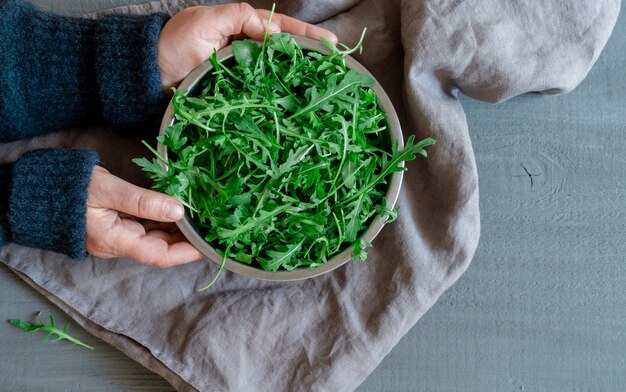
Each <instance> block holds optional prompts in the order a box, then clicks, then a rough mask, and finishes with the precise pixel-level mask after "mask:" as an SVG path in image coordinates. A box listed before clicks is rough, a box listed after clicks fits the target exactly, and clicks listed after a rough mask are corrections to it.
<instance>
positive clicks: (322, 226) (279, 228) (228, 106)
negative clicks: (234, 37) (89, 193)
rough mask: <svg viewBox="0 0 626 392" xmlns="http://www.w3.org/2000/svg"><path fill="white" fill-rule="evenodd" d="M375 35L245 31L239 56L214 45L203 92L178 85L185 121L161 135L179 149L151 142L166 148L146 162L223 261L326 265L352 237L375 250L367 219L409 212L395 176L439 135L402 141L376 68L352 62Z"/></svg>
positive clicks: (177, 105)
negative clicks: (380, 92) (349, 37)
mask: <svg viewBox="0 0 626 392" xmlns="http://www.w3.org/2000/svg"><path fill="white" fill-rule="evenodd" d="M364 33H365V31H364ZM363 37H364V35H363V36H361V40H360V41H359V43H358V44H357V46H356V47H355V48H352V49H350V48H347V47H345V46H344V49H345V50H339V49H337V48H336V47H335V46H334V45H332V43H330V42H325V45H326V46H327V47H328V48H329V51H330V54H322V53H318V52H315V51H309V50H305V49H303V48H302V47H300V46H299V45H298V44H297V43H296V42H295V41H294V40H293V39H292V38H291V36H290V35H289V34H287V33H279V34H273V35H272V36H271V37H268V36H267V34H266V37H265V39H264V40H263V42H262V45H261V46H259V45H258V44H257V43H256V42H253V41H250V40H243V41H235V42H233V44H232V47H233V52H234V60H231V61H226V62H224V63H221V62H218V61H217V58H216V55H215V54H213V56H212V57H211V59H210V61H211V62H212V64H213V67H214V69H213V70H212V72H210V73H209V74H208V75H207V76H206V77H205V80H204V82H203V85H202V91H201V92H199V93H196V94H194V96H187V95H186V94H187V92H186V91H175V92H174V97H173V106H174V109H175V114H174V116H175V121H174V124H173V125H172V126H170V127H169V128H168V129H167V131H166V132H165V134H164V135H162V136H159V137H158V138H157V140H158V141H159V142H160V143H162V144H164V145H165V146H167V148H168V149H169V151H170V155H169V158H170V159H165V158H164V157H162V156H161V155H160V154H159V153H158V152H156V151H155V150H154V149H153V148H152V147H150V146H149V145H148V148H150V150H151V151H152V152H153V153H154V154H155V156H156V158H155V159H152V160H151V161H150V160H148V159H145V158H140V159H135V160H134V162H135V163H136V164H138V165H139V166H141V167H142V169H143V170H144V171H146V172H147V176H148V177H149V178H151V179H152V180H154V188H157V189H160V190H161V191H163V192H165V193H167V194H169V195H172V196H174V197H176V198H178V199H179V200H180V201H181V202H182V203H183V204H184V205H185V206H186V207H187V209H188V214H189V217H190V218H191V219H192V221H193V223H194V225H195V227H196V229H197V230H198V231H199V232H200V233H201V234H202V236H204V238H205V240H206V241H207V242H209V243H210V244H211V245H212V246H213V247H214V248H216V249H217V250H218V252H220V253H221V254H222V257H223V259H222V265H221V266H220V271H221V269H222V268H223V265H224V261H225V259H226V257H231V258H233V259H235V260H237V261H239V262H242V263H246V264H250V265H254V266H257V267H259V268H262V269H264V270H268V271H278V270H279V269H285V270H293V269H294V268H302V267H306V268H316V267H318V266H320V265H322V264H323V263H325V262H326V261H327V260H328V259H329V258H331V257H332V256H333V255H335V254H337V253H339V252H340V251H342V250H343V249H345V248H346V247H348V246H350V245H354V249H355V250H354V253H353V258H355V259H359V260H365V259H366V257H367V253H366V252H365V248H366V247H367V246H370V244H369V243H367V242H365V241H362V240H361V239H359V236H360V235H361V234H362V233H363V231H364V229H365V228H366V227H367V226H368V224H369V223H370V222H371V221H372V219H373V218H374V217H375V216H388V217H391V218H392V219H395V217H396V216H397V211H396V210H389V209H388V208H387V207H386V200H385V197H384V196H385V192H386V187H387V184H386V181H387V180H388V179H389V178H390V175H391V174H392V173H393V172H397V171H401V170H404V167H403V165H402V163H403V162H405V161H408V160H411V159H414V158H415V156H416V154H421V155H423V156H426V150H425V148H426V147H427V146H429V145H432V144H434V143H435V141H434V140H433V139H430V138H428V139H424V140H422V141H420V142H415V137H414V136H410V137H409V138H408V140H407V143H406V146H405V147H404V149H399V148H398V145H397V143H396V144H395V145H390V143H389V142H388V139H389V136H388V135H389V131H388V123H387V118H386V115H385V113H384V112H383V110H382V109H381V107H380V105H379V103H378V100H377V98H376V94H375V93H374V91H373V90H372V86H373V85H374V80H373V79H372V78H371V77H369V76H367V75H362V74H359V73H357V72H355V71H354V70H352V69H349V68H348V67H347V66H346V64H345V62H344V57H345V56H346V55H347V54H349V53H352V52H354V51H355V50H357V49H358V50H360V49H361V47H362V42H363ZM146 145H147V144H146ZM159 161H161V162H159ZM161 164H163V166H162V165H161ZM214 281H215V279H213V281H212V282H211V283H210V284H209V285H207V286H206V287H204V288H203V289H206V288H208V287H210V285H211V284H212V283H213V282H214Z"/></svg>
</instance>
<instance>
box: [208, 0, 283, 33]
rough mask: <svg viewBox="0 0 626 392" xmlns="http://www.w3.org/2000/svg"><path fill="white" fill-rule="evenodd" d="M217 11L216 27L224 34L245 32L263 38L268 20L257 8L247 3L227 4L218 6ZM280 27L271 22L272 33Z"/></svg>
mask: <svg viewBox="0 0 626 392" xmlns="http://www.w3.org/2000/svg"><path fill="white" fill-rule="evenodd" d="M215 11H216V12H217V14H218V15H219V17H218V18H216V20H217V23H216V24H215V26H214V28H215V29H216V30H217V31H218V32H219V33H220V34H221V35H222V36H223V37H230V36H232V35H238V34H241V33H243V34H245V35H246V36H248V37H250V38H253V39H261V38H263V35H264V34H265V29H266V28H267V23H268V20H267V19H265V18H264V17H261V16H260V15H259V14H258V13H257V12H256V10H255V9H254V8H253V7H252V6H251V5H250V4H247V3H238V4H226V5H221V6H216V7H215ZM279 31H280V27H279V26H278V25H277V24H275V23H271V24H270V33H277V32H279Z"/></svg>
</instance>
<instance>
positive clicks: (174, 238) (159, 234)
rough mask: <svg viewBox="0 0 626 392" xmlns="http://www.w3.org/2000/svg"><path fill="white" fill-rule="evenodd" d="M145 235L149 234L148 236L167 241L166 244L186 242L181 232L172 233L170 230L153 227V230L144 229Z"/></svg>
mask: <svg viewBox="0 0 626 392" xmlns="http://www.w3.org/2000/svg"><path fill="white" fill-rule="evenodd" d="M146 235H149V236H150V237H154V238H158V239H161V240H163V241H165V242H167V243H168V245H173V244H175V243H177V242H186V241H187V239H186V238H185V236H184V235H183V233H181V232H174V233H172V232H171V231H165V230H158V229H154V230H148V231H146Z"/></svg>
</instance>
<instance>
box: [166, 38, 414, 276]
mask: <svg viewBox="0 0 626 392" xmlns="http://www.w3.org/2000/svg"><path fill="white" fill-rule="evenodd" d="M293 38H294V39H295V40H296V42H297V43H298V44H299V45H300V46H302V47H303V48H305V49H309V50H314V51H317V52H321V53H325V54H328V53H329V51H328V48H326V47H325V46H324V45H323V44H322V43H321V42H319V41H315V40H312V39H310V38H305V37H298V36H294V37H293ZM233 56H234V55H233V50H232V47H231V46H227V47H225V48H223V49H221V50H220V51H218V52H217V60H218V61H220V62H222V61H224V60H227V59H230V58H231V57H233ZM345 61H346V65H347V66H348V67H349V68H352V69H354V70H355V71H357V72H359V73H362V74H366V75H369V76H372V74H370V73H369V72H368V70H367V69H365V67H364V66H362V65H361V64H360V63H358V62H357V61H356V60H355V59H354V58H352V57H350V56H346V58H345ZM212 69H213V65H212V64H211V62H210V61H205V62H204V63H202V64H200V65H198V66H197V67H196V68H195V69H194V70H193V71H191V73H189V75H187V77H186V78H185V80H183V82H182V83H181V84H180V86H178V90H187V91H194V89H195V88H196V87H198V86H200V84H201V82H202V79H203V78H204V75H206V74H207V73H208V72H209V71H211V70H212ZM372 78H373V76H372ZM372 89H373V90H374V92H376V95H377V97H378V101H379V103H380V105H381V106H382V109H383V110H384V111H385V113H386V114H387V121H388V123H389V130H390V135H391V143H392V144H393V143H395V142H396V141H397V142H398V146H399V147H400V148H402V147H404V141H403V139H402V130H401V129H400V122H399V121H398V116H397V115H396V112H395V110H394V109H393V105H392V104H391V101H390V100H389V97H388V96H387V94H386V93H385V91H384V90H383V89H382V87H381V86H380V84H379V83H378V81H376V83H375V84H374V86H373V87H372ZM173 123H174V105H173V104H172V102H171V101H170V104H169V105H168V107H167V110H166V111H165V114H164V116H163V121H162V122H161V129H160V132H159V134H160V135H162V134H164V133H165V130H166V129H167V128H168V127H169V126H170V125H172V124H173ZM157 149H158V151H159V152H160V153H161V154H162V155H163V156H164V157H165V158H167V153H168V151H167V147H165V146H164V145H162V144H160V143H159V145H158V148H157ZM164 167H165V165H164ZM165 168H166V167H165ZM166 169H167V168H166ZM402 174H403V172H401V171H399V172H395V173H394V174H393V175H392V178H391V181H390V182H389V188H388V190H387V194H386V196H385V197H386V198H387V207H388V208H390V209H392V208H393V207H394V206H395V204H396V200H397V199H398V194H399V193H400V186H401V184H402ZM384 223H385V219H384V218H383V217H377V218H376V219H375V220H374V221H372V223H371V224H370V226H369V227H368V228H367V230H366V231H365V232H364V233H363V234H362V235H361V237H360V238H361V239H363V240H365V241H367V242H372V240H373V239H374V237H376V235H377V234H378V233H379V232H380V230H381V229H382V227H383V225H384ZM177 225H178V227H179V229H180V231H181V232H182V233H183V235H184V236H185V237H186V238H187V239H188V240H189V242H191V244H192V245H193V246H195V247H196V248H197V249H198V250H200V252H202V253H203V254H204V255H206V257H208V258H209V259H211V260H212V261H214V262H215V263H217V264H221V261H222V257H221V256H220V255H219V254H218V253H217V252H216V251H215V249H214V248H213V247H212V246H211V245H209V244H208V243H207V242H206V241H205V240H204V239H203V238H202V237H201V236H200V235H199V234H198V233H197V232H196V230H195V229H194V227H193V225H192V224H191V221H190V219H189V217H188V216H187V215H185V218H184V219H182V220H181V221H179V222H178V223H177ZM353 251H354V247H353V246H350V247H349V248H347V249H346V250H344V251H343V252H341V253H339V254H337V255H335V256H333V257H332V258H331V259H330V260H328V261H327V262H326V263H325V264H323V265H321V266H319V267H318V268H316V269H310V268H297V269H295V270H293V271H277V272H271V271H264V270H262V269H260V268H255V267H252V266H249V265H247V264H243V263H240V262H237V261H234V260H232V259H227V260H226V263H225V265H224V267H225V268H226V269H228V270H229V271H232V272H235V273H237V274H240V275H245V276H248V277H250V278H255V279H261V280H272V281H292V280H301V279H308V278H313V277H315V276H319V275H322V274H325V273H327V272H330V271H332V270H334V269H335V268H337V267H340V266H342V265H343V264H345V263H346V262H348V261H349V260H350V259H351V258H352V252H353Z"/></svg>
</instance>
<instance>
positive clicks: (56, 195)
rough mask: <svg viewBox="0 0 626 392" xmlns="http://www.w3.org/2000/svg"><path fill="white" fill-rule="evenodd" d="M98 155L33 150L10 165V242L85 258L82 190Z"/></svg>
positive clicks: (72, 151)
mask: <svg viewBox="0 0 626 392" xmlns="http://www.w3.org/2000/svg"><path fill="white" fill-rule="evenodd" d="M97 163H98V155H97V154H96V153H95V152H94V151H86V150H38V151H33V152H29V153H27V154H24V155H23V156H22V157H21V158H20V159H19V160H18V161H17V162H16V163H15V165H14V167H13V171H12V180H11V185H10V189H9V203H8V205H9V217H8V218H9V224H10V227H11V229H10V230H11V236H12V238H11V239H12V241H13V242H15V243H18V244H22V245H26V246H30V247H35V248H41V249H48V250H52V251H55V252H60V253H65V254H67V255H69V256H71V257H73V258H75V259H84V258H85V257H86V256H87V248H86V214H87V190H88V187H89V180H90V178H91V172H92V170H93V167H94V166H95V165H96V164H97Z"/></svg>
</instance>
